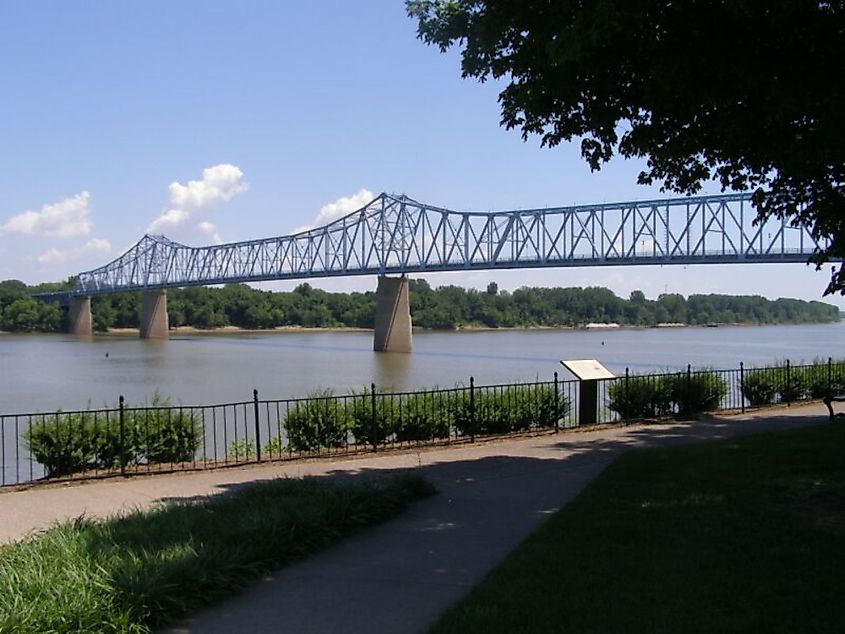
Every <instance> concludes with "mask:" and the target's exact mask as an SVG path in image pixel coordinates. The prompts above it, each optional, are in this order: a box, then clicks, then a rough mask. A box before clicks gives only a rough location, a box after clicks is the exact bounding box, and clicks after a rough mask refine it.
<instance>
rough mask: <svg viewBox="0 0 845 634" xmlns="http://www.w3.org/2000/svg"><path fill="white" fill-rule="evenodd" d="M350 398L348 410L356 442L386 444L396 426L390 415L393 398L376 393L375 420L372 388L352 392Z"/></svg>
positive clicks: (360, 443)
mask: <svg viewBox="0 0 845 634" xmlns="http://www.w3.org/2000/svg"><path fill="white" fill-rule="evenodd" d="M350 399H351V400H350V402H349V408H348V412H349V418H350V424H351V427H352V435H353V436H354V437H355V443H356V444H358V445H372V446H378V445H383V444H385V443H386V442H387V441H388V440H389V439H390V437H391V436H392V435H393V433H394V428H395V423H394V421H393V419H392V417H391V416H390V411H391V409H392V403H391V401H392V398H389V397H387V396H380V395H379V394H378V393H377V394H376V407H375V414H376V416H375V421H373V401H372V391H371V390H369V389H366V388H365V389H364V391H363V392H360V393H358V392H352V394H351V396H350Z"/></svg>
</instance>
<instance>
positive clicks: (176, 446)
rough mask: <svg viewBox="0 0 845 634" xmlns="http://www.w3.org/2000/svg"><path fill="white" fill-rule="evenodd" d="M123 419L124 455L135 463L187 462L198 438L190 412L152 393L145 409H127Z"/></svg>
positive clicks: (196, 428) (194, 451) (196, 446)
mask: <svg viewBox="0 0 845 634" xmlns="http://www.w3.org/2000/svg"><path fill="white" fill-rule="evenodd" d="M124 418H125V423H124V425H125V428H126V430H127V431H126V433H125V435H126V438H127V439H129V442H127V445H128V446H129V448H130V449H129V450H128V451H127V452H126V453H127V456H129V457H130V458H127V459H131V460H132V461H133V462H136V463H138V464H150V463H161V462H189V461H191V460H193V459H194V454H195V453H196V450H197V448H198V447H199V444H200V439H201V438H202V430H201V429H200V426H199V425H198V424H197V421H196V416H195V415H194V413H193V412H192V411H191V410H190V409H181V408H179V409H176V408H173V407H172V406H171V404H170V399H169V398H168V397H165V396H161V395H160V394H159V393H158V392H156V393H155V394H153V397H152V399H151V400H150V403H149V407H144V408H141V409H130V410H128V411H127V416H125V417H124Z"/></svg>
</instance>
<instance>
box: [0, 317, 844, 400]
mask: <svg viewBox="0 0 845 634" xmlns="http://www.w3.org/2000/svg"><path fill="white" fill-rule="evenodd" d="M828 356H834V357H843V356H845V322H841V323H837V324H823V325H800V326H741V327H724V326H723V327H719V328H649V329H613V330H609V329H601V330H599V329H596V330H592V329H591V330H501V331H461V332H415V333H414V352H413V353H411V354H385V353H374V352H373V351H372V333H369V332H320V331H317V332H290V331H284V332H267V333H237V334H229V333H227V334H191V335H175V336H172V337H171V338H170V339H169V340H167V341H158V342H157V341H141V340H139V339H138V338H137V335H128V334H127V335H113V334H112V335H101V336H94V337H93V338H90V339H88V340H80V339H76V338H74V337H72V336H68V335H0V413H2V414H9V413H21V412H43V411H51V410H56V409H64V410H69V409H78V408H85V407H87V406H88V405H90V406H91V407H102V406H104V405H114V404H115V403H116V402H117V399H118V396H119V395H121V394H122V395H124V396H125V397H126V399H127V402H128V403H133V404H136V403H141V402H143V401H144V400H145V399H146V398H148V397H149V396H150V395H152V394H153V392H154V391H155V390H159V391H160V392H161V393H162V394H164V395H167V396H170V397H171V398H172V400H173V402H174V403H182V404H185V405H205V404H214V403H224V402H229V401H246V400H249V399H251V398H252V390H253V389H254V388H255V389H258V390H259V394H260V395H261V398H263V399H267V398H289V397H301V396H306V395H307V394H308V393H309V392H311V391H313V390H314V389H316V388H332V389H334V390H335V392H337V393H341V394H342V393H346V392H347V391H348V390H349V389H353V388H354V389H359V390H360V389H361V388H363V387H364V386H368V385H369V384H370V383H372V382H374V383H376V384H377V385H378V386H380V387H382V388H393V389H395V390H411V389H415V388H421V387H433V386H440V387H452V386H454V385H455V384H456V383H464V384H466V383H468V381H469V377H470V376H474V377H475V382H476V384H477V385H487V384H495V383H503V382H513V381H531V380H534V379H537V378H539V379H541V380H551V379H552V376H553V373H554V372H555V371H556V370H558V371H559V372H560V375H561V379H568V378H571V376H570V375H569V374H568V373H567V372H566V370H564V369H563V368H562V366H560V364H559V361H560V360H561V359H598V360H600V361H601V362H602V363H604V365H606V366H607V367H608V368H609V369H610V370H611V371H612V372H615V373H617V374H624V372H625V368H626V367H628V368H630V370H631V372H634V373H636V372H646V371H651V370H661V369H681V368H685V367H686V365H687V363H690V364H692V365H693V366H694V367H705V366H709V367H713V368H717V369H728V368H737V367H739V362H740V361H743V362H744V363H745V364H746V366H751V365H755V364H756V365H762V364H766V363H772V362H775V361H778V360H784V359H790V360H791V361H792V362H793V363H799V362H801V361H802V360H803V361H811V360H812V359H813V358H814V357H823V358H827V357H828Z"/></svg>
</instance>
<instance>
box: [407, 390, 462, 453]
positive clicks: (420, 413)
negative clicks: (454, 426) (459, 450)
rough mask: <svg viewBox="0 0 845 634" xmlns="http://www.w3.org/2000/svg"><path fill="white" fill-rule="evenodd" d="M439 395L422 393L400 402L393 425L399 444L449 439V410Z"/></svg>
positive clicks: (409, 396)
mask: <svg viewBox="0 0 845 634" xmlns="http://www.w3.org/2000/svg"><path fill="white" fill-rule="evenodd" d="M438 397H439V395H438V394H437V393H431V392H422V393H419V394H411V395H408V396H405V397H404V398H402V400H401V401H400V403H399V405H400V407H399V408H398V410H397V411H396V418H395V422H394V424H393V429H394V430H395V434H396V440H397V441H398V442H412V441H419V440H439V439H443V438H448V437H449V433H450V430H451V418H450V416H449V410H448V408H447V407H445V406H444V405H445V403H444V401H443V399H442V398H438Z"/></svg>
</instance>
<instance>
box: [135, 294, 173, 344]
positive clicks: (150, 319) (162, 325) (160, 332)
mask: <svg viewBox="0 0 845 634" xmlns="http://www.w3.org/2000/svg"><path fill="white" fill-rule="evenodd" d="M169 327H170V322H169V321H168V319H167V292H166V291H164V290H156V291H144V292H143V294H142V295H141V323H140V330H141V339H167V331H168V330H169Z"/></svg>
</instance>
